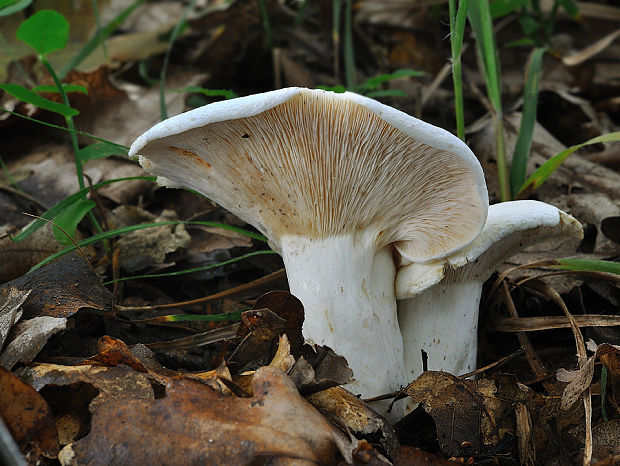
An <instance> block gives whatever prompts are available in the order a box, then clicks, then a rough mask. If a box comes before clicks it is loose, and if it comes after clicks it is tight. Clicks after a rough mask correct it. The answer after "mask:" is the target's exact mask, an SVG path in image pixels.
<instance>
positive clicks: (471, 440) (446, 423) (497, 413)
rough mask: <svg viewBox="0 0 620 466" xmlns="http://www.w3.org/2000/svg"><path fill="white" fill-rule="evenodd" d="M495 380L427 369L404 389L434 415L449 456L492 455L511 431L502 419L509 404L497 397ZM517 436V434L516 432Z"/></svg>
mask: <svg viewBox="0 0 620 466" xmlns="http://www.w3.org/2000/svg"><path fill="white" fill-rule="evenodd" d="M496 390H497V389H496V387H495V384H494V382H493V381H492V380H486V379H482V380H478V381H472V380H460V379H459V378H457V377H455V376H453V375H452V374H448V373H445V372H433V371H426V372H424V373H423V374H422V375H421V376H420V377H418V378H417V379H416V380H415V381H413V382H412V383H411V384H410V385H409V386H407V388H406V389H405V392H406V393H407V395H409V396H410V397H411V399H412V400H413V401H415V402H416V403H421V404H422V406H423V408H424V410H425V411H426V412H427V413H428V414H429V415H430V416H431V417H432V418H433V420H434V421H435V425H436V426H437V437H438V439H439V444H440V446H441V450H442V452H443V453H444V454H446V455H448V456H463V455H466V456H477V455H480V454H481V453H482V452H485V453H486V454H490V453H491V451H490V449H492V448H493V447H494V446H495V445H497V444H498V443H500V440H502V439H503V437H504V436H505V435H507V434H508V433H509V432H508V430H507V429H500V424H499V420H500V419H501V418H502V417H503V415H504V412H505V411H506V409H511V407H510V406H507V405H505V404H504V402H503V401H502V400H499V399H498V398H496V397H495V396H494V395H495V392H496ZM513 435H514V433H513Z"/></svg>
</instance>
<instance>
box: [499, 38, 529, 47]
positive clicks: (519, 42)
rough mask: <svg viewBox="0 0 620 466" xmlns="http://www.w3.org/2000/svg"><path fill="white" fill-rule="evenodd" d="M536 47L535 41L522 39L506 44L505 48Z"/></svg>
mask: <svg viewBox="0 0 620 466" xmlns="http://www.w3.org/2000/svg"><path fill="white" fill-rule="evenodd" d="M535 45H536V41H535V40H534V39H532V38H531V37H523V38H522V39H517V40H513V41H512V42H508V43H507V44H506V47H524V46H528V47H533V46H535Z"/></svg>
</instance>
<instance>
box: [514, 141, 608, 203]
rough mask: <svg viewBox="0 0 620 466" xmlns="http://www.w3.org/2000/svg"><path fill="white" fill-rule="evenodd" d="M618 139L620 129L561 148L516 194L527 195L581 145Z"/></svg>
mask: <svg viewBox="0 0 620 466" xmlns="http://www.w3.org/2000/svg"><path fill="white" fill-rule="evenodd" d="M614 141H620V131H616V132H615V133H608V134H603V135H602V136H597V137H595V138H592V139H590V140H588V141H586V142H584V143H582V144H577V145H575V146H571V147H569V148H568V149H565V150H563V151H562V152H560V153H558V154H556V155H554V156H553V157H551V158H550V159H549V160H547V161H546V162H545V163H543V164H542V165H541V166H540V167H538V169H537V170H536V171H535V172H534V173H532V175H531V176H530V177H529V178H528V179H527V180H526V181H525V183H523V186H521V188H520V189H519V193H518V194H517V196H519V197H524V196H526V195H529V194H530V193H531V192H532V191H535V190H536V189H538V188H539V187H540V185H541V184H543V183H544V182H545V181H546V180H547V178H549V177H550V176H551V174H552V173H553V172H554V171H556V170H557V169H558V167H559V166H560V165H561V164H562V162H564V160H566V158H567V157H568V156H569V155H571V154H572V153H573V152H575V151H576V150H579V149H581V148H582V147H585V146H589V145H591V144H599V143H601V142H614Z"/></svg>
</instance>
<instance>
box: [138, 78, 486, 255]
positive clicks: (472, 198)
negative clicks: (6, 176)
mask: <svg viewBox="0 0 620 466" xmlns="http://www.w3.org/2000/svg"><path fill="white" fill-rule="evenodd" d="M129 154H130V155H139V156H140V157H139V159H140V163H141V164H142V166H143V167H144V168H145V169H146V170H147V171H149V172H151V173H153V174H156V175H158V176H159V178H158V182H160V183H161V184H163V185H165V186H169V187H187V188H190V189H194V190H196V191H198V192H199V193H201V194H203V195H205V196H207V197H209V198H210V199H212V200H214V201H216V202H217V203H219V204H220V205H221V206H223V207H224V208H226V209H228V210H229V211H231V212H233V213H234V214H235V215H237V216H238V217H240V218H241V219H243V220H244V221H246V222H247V223H249V224H251V225H254V226H255V227H256V228H257V229H258V230H260V231H261V232H262V233H263V234H265V236H267V237H268V238H269V239H270V241H271V244H272V245H273V246H274V248H275V249H280V241H279V239H280V238H281V237H283V236H287V235H293V236H304V237H308V238H311V239H324V238H327V237H330V236H335V235H346V234H357V233H358V232H364V237H365V238H368V237H369V236H370V238H371V241H372V242H374V245H375V246H376V248H377V249H380V248H382V247H384V246H387V245H388V244H391V243H393V244H395V246H396V248H397V249H398V250H399V252H400V253H401V254H402V255H403V257H406V258H407V259H409V260H412V261H425V260H430V259H434V258H439V257H444V256H446V255H447V254H450V253H451V252H453V251H456V250H458V249H460V248H462V247H463V245H465V244H468V243H470V242H471V241H472V240H473V239H474V238H475V237H476V236H477V235H478V234H479V233H480V231H481V229H482V227H483V225H484V222H485V219H486V214H487V209H488V195H487V191H486V184H485V180H484V175H483V172H482V168H481V167H480V164H479V162H478V160H477V159H476V157H475V156H474V154H473V153H472V152H471V150H469V148H468V147H467V146H466V145H465V144H464V143H463V142H462V141H461V140H460V139H458V138H457V137H455V136H453V135H452V134H450V133H449V132H447V131H445V130H443V129H441V128H437V127H435V126H432V125H430V124H428V123H425V122H423V121H421V120H418V119H416V118H414V117H411V116H409V115H407V114H406V113H403V112H401V111H399V110H396V109H394V108H392V107H389V106H386V105H384V104H381V103H379V102H377V101H374V100H372V99H369V98H366V97H363V96H360V95H357V94H353V93H349V92H346V93H342V94H336V93H333V92H328V91H323V90H310V89H304V88H287V89H281V90H277V91H272V92H266V93H263V94H256V95H252V96H248V97H241V98H238V99H232V100H226V101H222V102H216V103H213V104H210V105H206V106H204V107H201V108H198V109H195V110H192V111H189V112H186V113H183V114H181V115H178V116H176V117H172V118H170V119H168V120H165V121H163V122H161V123H159V124H158V125H156V126H154V127H153V128H151V129H150V130H148V131H147V132H146V133H144V134H143V135H142V136H140V137H139V138H138V139H137V140H136V141H135V142H134V143H133V145H132V146H131V149H130V151H129Z"/></svg>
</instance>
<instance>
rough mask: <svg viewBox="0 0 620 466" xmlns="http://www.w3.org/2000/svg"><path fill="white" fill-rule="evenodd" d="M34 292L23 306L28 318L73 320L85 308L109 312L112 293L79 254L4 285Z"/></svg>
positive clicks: (69, 255) (68, 256) (65, 257)
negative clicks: (73, 316) (40, 317)
mask: <svg viewBox="0 0 620 466" xmlns="http://www.w3.org/2000/svg"><path fill="white" fill-rule="evenodd" d="M6 286H15V287H17V288H19V289H22V290H28V289H32V290H33V292H32V293H30V295H29V296H28V299H26V301H25V302H24V304H23V305H22V307H23V309H24V316H23V317H24V318H25V319H27V318H32V317H38V316H50V317H69V316H71V315H73V314H75V313H76V312H77V311H79V310H80V309H82V308H89V309H95V310H99V311H103V310H107V309H109V308H110V306H111V303H112V293H110V292H109V291H108V290H107V289H105V288H104V287H103V285H101V280H99V277H98V276H97V275H95V273H94V272H93V270H92V268H91V267H90V265H89V264H88V262H86V261H85V260H84V258H83V257H82V256H80V255H79V254H77V253H76V254H67V255H66V256H64V257H62V258H60V259H58V260H57V261H54V262H52V263H51V264H48V265H46V266H45V267H41V268H40V269H37V270H35V271H34V272H31V273H29V274H27V275H24V276H22V277H19V278H17V279H15V280H13V281H11V282H8V283H6V284H4V285H3V286H2V288H4V287H6Z"/></svg>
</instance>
